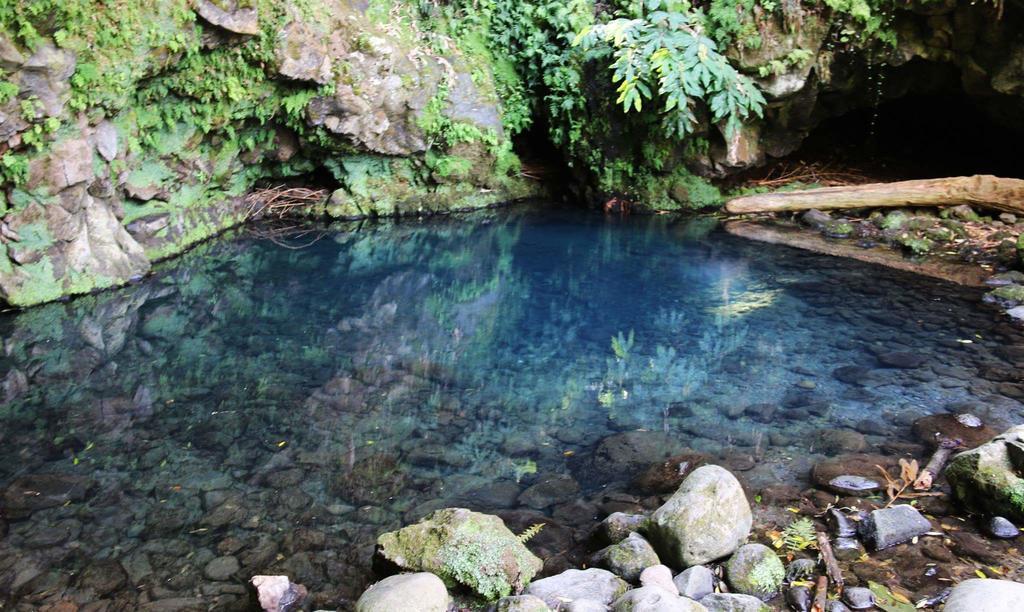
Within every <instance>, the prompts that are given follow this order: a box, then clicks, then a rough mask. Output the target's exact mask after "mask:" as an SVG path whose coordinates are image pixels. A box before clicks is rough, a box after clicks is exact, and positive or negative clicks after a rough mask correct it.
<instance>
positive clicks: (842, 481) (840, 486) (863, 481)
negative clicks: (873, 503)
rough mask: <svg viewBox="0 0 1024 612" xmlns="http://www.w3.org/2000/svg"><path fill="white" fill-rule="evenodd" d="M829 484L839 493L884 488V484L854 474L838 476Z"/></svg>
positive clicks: (855, 492) (865, 491)
mask: <svg viewBox="0 0 1024 612" xmlns="http://www.w3.org/2000/svg"><path fill="white" fill-rule="evenodd" d="M828 486H829V488H830V489H832V490H833V491H836V492H838V493H847V494H850V495H857V494H860V493H869V492H871V491H880V490H881V489H882V485H881V484H880V483H878V482H876V481H874V480H871V479H870V478H864V477H863V476H854V475H852V474H843V475H842V476H837V477H835V478H833V479H832V480H830V481H828Z"/></svg>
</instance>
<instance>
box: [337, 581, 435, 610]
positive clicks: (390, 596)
mask: <svg viewBox="0 0 1024 612" xmlns="http://www.w3.org/2000/svg"><path fill="white" fill-rule="evenodd" d="M447 609H448V589H446V588H445V586H444V582H443V581H442V580H441V579H440V578H438V577H437V576H435V575H434V574H430V573H427V572H420V573H418V574H398V575H397V576H389V577H387V578H385V579H384V580H381V581H380V582H378V583H377V584H374V585H373V586H371V587H370V588H369V589H367V591H366V592H365V593H363V594H362V596H361V597H360V598H359V601H357V602H356V612H445V610H447Z"/></svg>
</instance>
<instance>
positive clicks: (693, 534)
mask: <svg viewBox="0 0 1024 612" xmlns="http://www.w3.org/2000/svg"><path fill="white" fill-rule="evenodd" d="M752 524H753V516H752V515H751V512H750V504H749V503H748V502H747V497H746V495H745V494H744V493H743V487H741V486H740V483H739V481H738V480H736V477H735V476H733V475H732V474H730V473H729V471H728V470H726V469H724V468H721V467H719V466H717V465H706V466H703V467H700V468H697V469H696V470H694V471H693V473H692V474H690V475H689V476H687V478H686V480H684V481H683V483H682V484H681V485H680V486H679V490H678V491H676V493H675V494H674V495H673V496H672V497H671V498H670V499H669V500H668V501H667V502H665V504H664V505H663V506H661V507H660V508H658V509H657V510H655V511H654V514H652V515H651V518H650V520H648V521H647V524H646V526H645V531H646V532H647V535H648V537H649V539H650V541H651V544H653V545H654V548H655V550H657V551H658V554H659V556H660V557H661V558H662V559H663V560H666V561H669V562H670V563H671V564H673V565H675V566H677V567H690V566H692V565H702V564H704V563H708V562H710V561H714V560H716V559H721V558H722V557H725V556H727V555H729V554H731V553H732V552H734V551H735V550H736V549H737V548H738V547H739V546H740V544H742V543H743V541H744V540H746V539H747V536H748V535H749V534H750V527H751V525H752Z"/></svg>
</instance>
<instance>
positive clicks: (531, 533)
mask: <svg viewBox="0 0 1024 612" xmlns="http://www.w3.org/2000/svg"><path fill="white" fill-rule="evenodd" d="M545 524H546V523H534V524H533V525H530V526H529V527H527V528H526V529H524V530H523V532H522V533H520V534H518V535H517V536H516V539H517V540H519V541H520V542H522V543H523V544H526V543H527V542H529V541H530V540H532V539H533V538H535V537H537V534H539V533H540V532H541V530H543V529H544V525H545Z"/></svg>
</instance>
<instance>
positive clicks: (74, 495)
mask: <svg viewBox="0 0 1024 612" xmlns="http://www.w3.org/2000/svg"><path fill="white" fill-rule="evenodd" d="M92 486H93V481H92V480H90V479H89V478H86V477H84V476H73V475H65V474H27V475H25V476H21V477H19V478H16V479H15V480H14V481H13V482H12V483H11V484H10V485H8V486H7V489H5V490H4V493H3V498H2V501H3V508H4V511H5V513H6V515H7V517H8V518H21V517H25V516H28V515H29V514H31V513H33V512H35V511H37V510H43V509H45V508H54V507H56V506H63V505H65V504H67V503H69V502H78V501H82V500H84V499H85V498H86V495H87V494H88V492H89V490H90V489H91V488H92Z"/></svg>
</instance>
